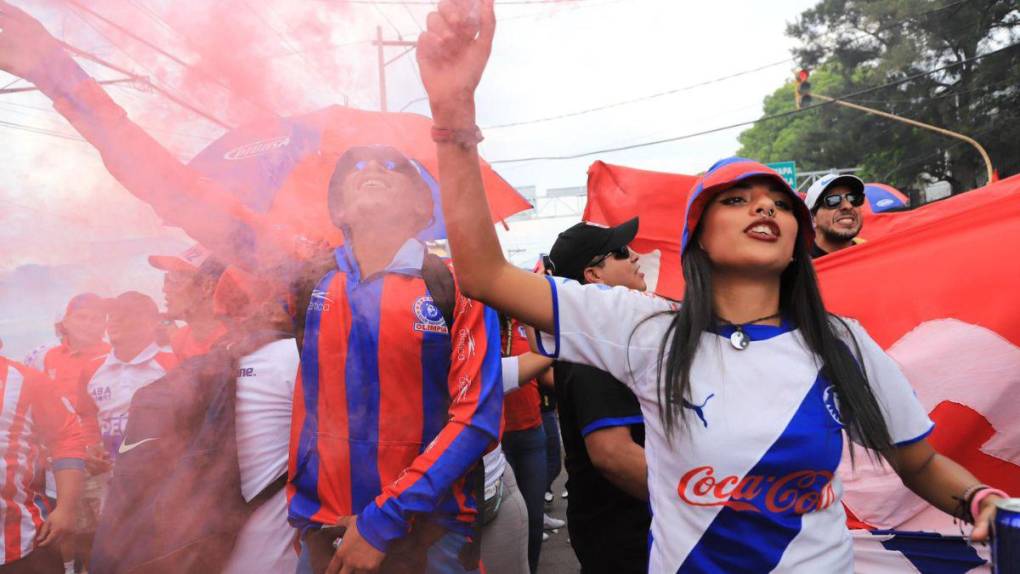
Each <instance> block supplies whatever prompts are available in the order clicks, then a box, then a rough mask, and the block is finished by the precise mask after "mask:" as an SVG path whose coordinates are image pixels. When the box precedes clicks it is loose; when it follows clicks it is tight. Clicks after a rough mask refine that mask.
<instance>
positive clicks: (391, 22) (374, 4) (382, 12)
mask: <svg viewBox="0 0 1020 574" xmlns="http://www.w3.org/2000/svg"><path fill="white" fill-rule="evenodd" d="M372 7H373V8H375V11H376V12H378V13H379V15H380V16H382V17H383V19H384V20H386V22H387V23H388V24H389V25H390V28H393V31H394V32H396V33H397V38H399V39H401V40H403V39H404V35H403V34H401V33H400V28H397V25H396V24H394V23H393V20H390V17H389V16H387V15H386V12H385V11H383V9H382V8H380V7H379V4H377V3H374V2H373V3H372Z"/></svg>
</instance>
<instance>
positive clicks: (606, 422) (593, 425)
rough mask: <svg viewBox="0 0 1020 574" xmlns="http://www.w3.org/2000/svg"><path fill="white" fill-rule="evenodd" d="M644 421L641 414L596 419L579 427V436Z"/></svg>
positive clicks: (638, 423)
mask: <svg viewBox="0 0 1020 574" xmlns="http://www.w3.org/2000/svg"><path fill="white" fill-rule="evenodd" d="M644 423H645V418H644V417H642V416H633V417H615V418H604V419H598V420H595V421H592V422H590V423H588V424H587V425H586V426H585V427H584V428H583V429H581V436H588V435H590V434H591V433H593V432H595V431H597V430H601V429H604V428H612V427H627V426H631V425H640V424H644Z"/></svg>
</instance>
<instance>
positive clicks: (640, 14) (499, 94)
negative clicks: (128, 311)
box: [0, 0, 814, 356]
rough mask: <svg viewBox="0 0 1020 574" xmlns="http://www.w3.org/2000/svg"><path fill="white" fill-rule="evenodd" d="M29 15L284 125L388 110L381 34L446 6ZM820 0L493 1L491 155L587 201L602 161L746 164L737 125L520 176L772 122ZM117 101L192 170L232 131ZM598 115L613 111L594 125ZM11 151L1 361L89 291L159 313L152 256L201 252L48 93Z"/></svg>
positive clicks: (176, 85)
mask: <svg viewBox="0 0 1020 574" xmlns="http://www.w3.org/2000/svg"><path fill="white" fill-rule="evenodd" d="M13 4H15V5H17V6H19V7H21V8H23V9H25V10H26V11H28V12H29V13H31V14H32V15H33V16H36V17H37V18H39V19H40V20H41V21H43V23H44V24H45V25H46V27H47V29H49V30H50V31H51V33H53V34H54V35H55V36H57V37H58V38H60V39H62V40H65V41H67V42H68V43H70V44H73V45H75V46H77V47H79V48H81V49H83V50H86V51H88V52H91V53H94V54H96V55H99V56H101V57H102V58H104V59H106V60H108V61H110V62H112V63H115V64H116V65H118V66H119V67H121V68H125V69H127V70H129V71H131V72H132V73H136V74H139V75H143V76H146V77H149V78H152V79H153V80H154V82H155V83H156V84H158V85H159V86H161V87H164V88H166V89H167V90H168V91H169V92H170V93H172V94H175V95H176V96H177V97H181V98H183V99H185V100H188V101H190V102H194V103H196V104H198V105H199V106H200V107H202V108H203V109H205V110H209V111H211V112H212V113H213V114H214V115H215V116H217V117H218V118H221V119H222V120H223V121H225V123H228V124H230V125H239V124H243V123H245V122H248V121H251V120H253V119H255V118H257V117H259V116H260V115H262V114H263V113H264V110H267V109H270V110H273V111H275V112H276V113H279V114H281V115H294V114H298V113H303V112H308V111H312V110H315V109H319V108H321V107H324V106H326V105H329V104H334V103H346V104H348V105H351V106H354V107H359V108H365V109H378V108H379V102H380V98H379V89H378V74H377V61H376V57H377V53H376V48H375V47H374V46H372V44H371V39H372V38H374V37H375V34H376V28H377V26H379V27H381V29H382V32H383V35H384V37H385V38H386V39H387V40H395V39H403V40H414V39H416V37H417V35H418V33H419V32H420V29H421V28H420V27H421V26H422V25H423V24H424V22H425V17H426V14H427V12H428V10H429V9H430V6H429V5H425V4H422V3H420V2H408V3H406V4H394V3H372V2H344V1H340V0H301V1H299V2H292V1H289V0H257V1H256V0H222V1H217V2H212V1H211V0H201V1H200V0H177V1H170V0H90V1H88V2H78V0H72V1H67V0H61V1H57V0H14V2H13ZM813 4H814V2H813V1H811V0H783V1H775V2H756V1H750V0H747V1H724V2H697V3H695V2H679V1H676V0H575V1H565V0H564V1H558V2H546V3H508V4H503V5H500V3H499V1H498V0H497V6H498V7H497V21H498V25H497V26H498V27H497V34H496V40H495V44H494V47H493V53H492V57H491V59H490V62H489V66H488V68H487V70H486V72H485V76H484V78H483V80H482V84H481V85H480V87H479V90H478V93H477V102H478V124H479V126H481V128H482V131H483V133H484V135H485V138H486V139H485V141H484V142H483V143H482V144H481V152H482V155H483V157H485V158H486V159H488V160H489V161H491V162H493V165H494V167H495V168H496V169H497V171H498V172H499V173H500V174H501V175H503V177H504V178H506V179H507V180H508V181H509V182H510V183H511V184H513V185H515V186H536V187H538V188H539V189H545V188H555V187H567V186H583V185H584V183H585V179H586V170H587V167H588V166H589V165H590V164H591V163H592V162H593V161H595V160H596V159H601V160H603V161H606V162H608V163H615V164H622V165H628V166H632V167H639V168H644V169H654V170H660V171H671V172H679V173H696V172H699V171H702V170H704V169H706V168H707V167H708V166H709V165H711V164H712V163H713V162H714V161H715V160H717V159H719V158H722V157H725V156H728V155H732V154H733V153H735V152H736V150H737V149H738V147H739V144H738V142H737V135H738V134H739V133H740V130H739V129H734V130H728V131H723V132H720V133H715V134H712V135H706V136H701V137H694V138H690V139H684V140H681V141H677V142H674V143H669V144H663V145H656V146H649V147H640V148H637V149H633V150H629V151H622V152H616V153H600V154H595V155H590V156H585V157H582V158H579V159H573V160H563V161H550V160H542V161H525V162H509V163H507V162H505V160H513V159H519V158H527V157H544V156H562V155H574V154H580V153H585V152H589V151H594V150H600V149H606V148H614V147H619V146H626V145H632V144H640V143H642V142H648V141H653V140H658V139H664V138H672V137H676V136H682V135H684V134H691V133H695V132H699V131H702V130H706V129H711V128H715V127H719V126H724V125H727V124H732V123H737V122H742V121H747V120H752V119H754V118H756V117H758V116H759V115H760V114H761V105H762V101H763V99H764V97H765V96H766V95H768V94H769V93H771V92H772V91H773V90H775V89H776V88H777V87H779V86H780V85H781V84H782V83H783V82H784V81H787V80H788V79H789V78H791V77H792V73H793V70H794V62H793V61H792V60H791V59H790V58H791V54H790V49H791V48H792V47H793V46H794V40H792V39H791V38H788V37H787V36H786V35H785V34H784V31H785V28H786V25H787V23H788V22H791V21H793V20H794V19H795V18H796V17H797V15H798V14H800V13H801V12H802V11H803V10H805V9H807V8H809V7H811V6H812V5H813ZM109 22H114V23H116V24H118V25H120V26H122V27H123V29H119V28H117V27H115V26H112V25H111V24H110V23H109ZM123 30H128V32H124V31H123ZM145 43H149V44H151V45H153V46H156V47H158V48H160V49H162V50H163V51H164V53H163V54H159V53H157V51H156V50H154V49H153V48H152V47H150V46H147V45H145ZM400 52H401V49H400V48H387V52H386V56H387V58H388V59H389V58H393V62H392V63H391V64H390V65H389V66H387V68H386V80H387V88H388V93H387V96H388V97H387V103H388V105H389V108H390V110H400V109H404V110H406V111H410V112H417V113H423V114H427V113H428V104H427V102H426V101H424V100H423V99H422V98H423V96H424V95H425V92H424V90H423V88H422V86H421V82H420V79H419V77H418V72H417V67H416V64H415V62H414V54H413V53H409V54H405V55H403V56H400V57H398V56H399V54H400ZM175 59H176V60H180V61H182V62H184V63H185V64H187V66H182V65H180V63H179V62H177V61H174V60H175ZM83 66H84V67H86V69H87V71H89V73H90V74H92V75H93V76H94V77H97V78H99V79H115V78H119V77H121V75H120V74H118V73H115V72H111V71H109V70H107V69H104V68H102V67H100V66H97V65H95V64H93V63H91V62H84V63H83ZM735 74H736V75H738V77H734V78H728V79H724V78H726V77H727V76H732V75H735ZM24 87H30V86H29V85H28V84H26V83H25V82H20V81H16V78H13V77H12V76H9V75H7V74H4V73H2V72H0V88H24ZM108 90H109V92H110V93H111V95H112V96H113V97H114V99H115V100H117V101H118V103H120V104H121V105H122V106H124V107H125V109H127V111H128V113H129V115H130V116H131V117H132V118H133V119H135V120H136V121H137V122H138V123H139V124H141V125H143V126H144V127H145V128H146V129H147V130H149V132H150V133H151V134H152V135H153V136H154V137H155V138H156V139H158V140H159V141H160V142H161V143H163V144H164V145H165V146H166V147H167V148H168V149H170V150H171V151H172V152H173V153H174V154H175V155H177V157H179V158H180V159H181V160H183V161H187V160H189V159H191V158H192V157H194V156H195V155H196V154H197V153H198V152H199V151H201V150H202V149H203V148H204V147H205V146H207V145H208V144H209V143H211V142H212V141H213V140H214V139H216V138H217V137H219V136H220V135H222V134H223V133H224V129H223V128H222V127H220V126H218V125H216V124H215V123H212V122H210V121H208V120H206V119H203V118H201V117H199V116H197V115H195V114H193V113H191V112H189V111H186V110H185V109H184V108H182V107H180V106H177V105H175V104H173V103H171V102H170V101H168V100H167V99H166V98H164V97H162V96H160V95H159V94H158V93H156V92H155V91H153V90H152V89H151V88H147V87H145V86H141V85H137V84H122V85H116V86H110V87H109V88H108ZM664 92H669V93H667V94H666V95H661V96H658V97H651V96H654V95H656V94H662V93H664ZM632 100H637V101H632ZM621 102H631V103H623V104H620V103H621ZM617 104H620V105H617ZM592 108H603V109H601V110H599V111H594V112H590V113H579V112H584V111H585V110H590V109H592ZM564 115H567V116H568V117H565V118H560V119H548V118H554V117H557V116H564ZM507 124H517V125H507ZM0 138H2V141H3V146H2V149H3V150H5V152H6V153H4V154H2V155H0V204H2V205H3V206H4V208H5V209H3V210H2V212H0V240H2V241H3V244H4V246H5V249H4V250H3V251H2V252H0V338H4V339H5V340H6V341H7V345H8V347H7V349H6V350H5V351H4V353H5V354H7V353H8V352H11V353H14V352H23V351H24V350H26V348H27V347H29V346H32V345H34V344H38V343H41V342H42V340H43V339H45V338H46V337H49V330H50V325H51V324H52V320H53V318H54V317H55V316H56V315H58V314H59V313H60V311H61V308H62V301H66V298H67V297H68V296H69V295H70V294H72V293H73V292H75V291H77V290H82V289H86V288H87V289H93V290H96V291H99V292H101V294H104V295H113V294H116V293H117V292H119V291H122V290H125V289H128V288H137V289H140V290H142V291H145V292H148V293H150V294H152V295H153V297H154V298H156V300H157V301H160V300H161V296H160V294H159V282H160V275H159V274H158V272H156V271H155V270H153V269H151V268H148V267H147V266H146V265H145V259H144V255H145V254H146V253H149V252H152V250H154V249H162V250H171V251H172V250H177V249H183V248H184V247H186V246H187V245H188V239H187V238H186V237H185V236H184V235H183V234H182V233H181V232H179V231H178V230H174V229H170V228H167V227H165V226H163V225H162V222H161V221H159V219H158V218H157V217H156V216H155V215H154V214H153V213H152V212H151V210H150V209H149V208H148V207H147V206H145V205H143V204H142V203H140V202H139V201H137V200H135V199H134V198H133V197H132V196H130V194H128V193H127V192H126V191H125V190H124V189H123V188H121V187H120V185H119V184H117V183H116V181H114V180H113V179H112V177H110V176H109V175H108V174H107V173H106V171H105V168H104V167H103V165H102V162H101V160H100V158H99V156H98V154H97V153H96V152H95V151H94V150H93V149H92V148H91V147H90V146H89V145H88V144H87V143H84V142H82V141H80V138H78V137H77V135H76V134H75V132H74V130H73V128H72V127H71V126H70V125H69V124H67V122H66V121H65V120H63V118H61V117H60V116H59V115H57V114H56V113H55V112H54V111H53V110H52V107H51V106H50V104H49V101H48V100H47V99H46V98H45V97H44V96H42V95H40V94H38V93H34V92H24V93H12V94H0ZM571 222H572V221H571V219H570V218H566V219H550V220H547V221H544V222H537V223H535V224H528V225H522V226H518V227H519V229H518V230H515V229H512V230H511V232H510V233H502V235H501V237H502V238H503V240H504V242H505V245H504V247H505V248H507V249H508V250H509V249H514V248H515V245H516V246H518V247H519V246H520V245H524V246H525V247H524V248H525V249H528V250H544V249H541V246H542V245H543V244H544V243H549V242H551V240H552V238H554V237H555V233H556V232H557V231H558V230H560V229H562V228H564V227H566V226H567V225H569V224H570V223H571ZM546 249H547V248H546ZM26 277H29V278H26ZM28 288H31V289H32V290H33V292H32V293H26V292H25V290H26V289H28ZM29 295H30V296H32V297H35V298H36V299H38V300H37V301H36V302H35V303H33V305H31V306H29V308H26V306H25V305H24V304H22V301H23V300H24V299H25V297H26V296H29ZM12 333H13V334H12ZM14 356H16V354H15V355H14Z"/></svg>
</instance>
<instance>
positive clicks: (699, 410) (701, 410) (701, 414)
mask: <svg viewBox="0 0 1020 574" xmlns="http://www.w3.org/2000/svg"><path fill="white" fill-rule="evenodd" d="M714 396H715V393H712V394H710V395H708V396H707V397H705V401H704V402H703V403H701V404H700V405H695V404H691V403H690V402H688V401H687V399H683V402H682V403H681V404H682V406H683V407H684V408H685V409H690V410H692V411H694V414H696V415H698V418H699V419H701V422H702V423H704V425H705V428H708V420H706V419H705V405H707V404H708V400H709V399H711V398H712V397H714Z"/></svg>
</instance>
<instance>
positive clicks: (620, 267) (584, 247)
mask: <svg viewBox="0 0 1020 574" xmlns="http://www.w3.org/2000/svg"><path fill="white" fill-rule="evenodd" d="M637 230H638V219H637V218H634V219H631V220H630V221H627V222H626V223H623V224H621V225H618V226H616V227H600V226H597V225H593V224H589V223H583V222H582V223H578V224H577V225H575V226H573V227H571V228H569V229H567V230H566V231H564V232H563V233H561V234H560V235H559V237H558V238H557V239H556V243H555V244H554V245H553V247H552V250H551V252H550V255H549V257H548V258H547V260H546V267H547V272H550V273H552V274H553V275H558V276H560V277H566V278H569V279H574V280H576V281H579V282H581V283H599V284H602V285H606V286H609V287H616V288H628V289H635V290H638V291H644V290H645V288H646V285H645V279H644V274H643V273H641V270H640V267H639V266H638V256H637V254H636V253H634V252H633V251H632V250H631V249H630V248H629V246H628V245H629V244H630V242H631V241H633V240H634V237H635V236H636V235H637ZM609 311H610V310H608V309H606V310H600V309H592V310H591V312H592V313H599V312H609ZM553 373H554V378H555V381H556V396H557V398H558V400H559V415H560V429H561V431H562V435H563V448H564V450H565V451H566V468H567V477H568V478H567V490H569V491H570V498H568V499H567V528H568V530H569V532H570V543H571V545H572V546H573V547H574V552H575V553H576V554H577V558H578V560H579V561H580V563H581V568H582V570H583V571H584V572H585V574H592V573H595V574H597V573H600V572H606V573H610V572H611V573H614V574H620V573H628V572H634V573H639V572H640V573H644V572H647V571H648V528H649V525H650V523H651V515H650V514H649V512H648V486H647V476H646V475H647V465H646V464H645V453H644V419H643V418H642V416H641V407H640V405H639V404H638V401H637V398H636V397H635V396H634V394H633V393H632V392H631V391H630V390H629V389H628V388H627V387H626V386H624V385H623V383H621V382H620V381H618V380H617V379H615V378H614V377H613V376H612V375H610V374H609V373H606V372H605V371H600V370H598V369H595V368H592V367H588V366H585V365H577V364H573V363H565V362H559V361H558V362H556V363H554V366H553Z"/></svg>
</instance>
